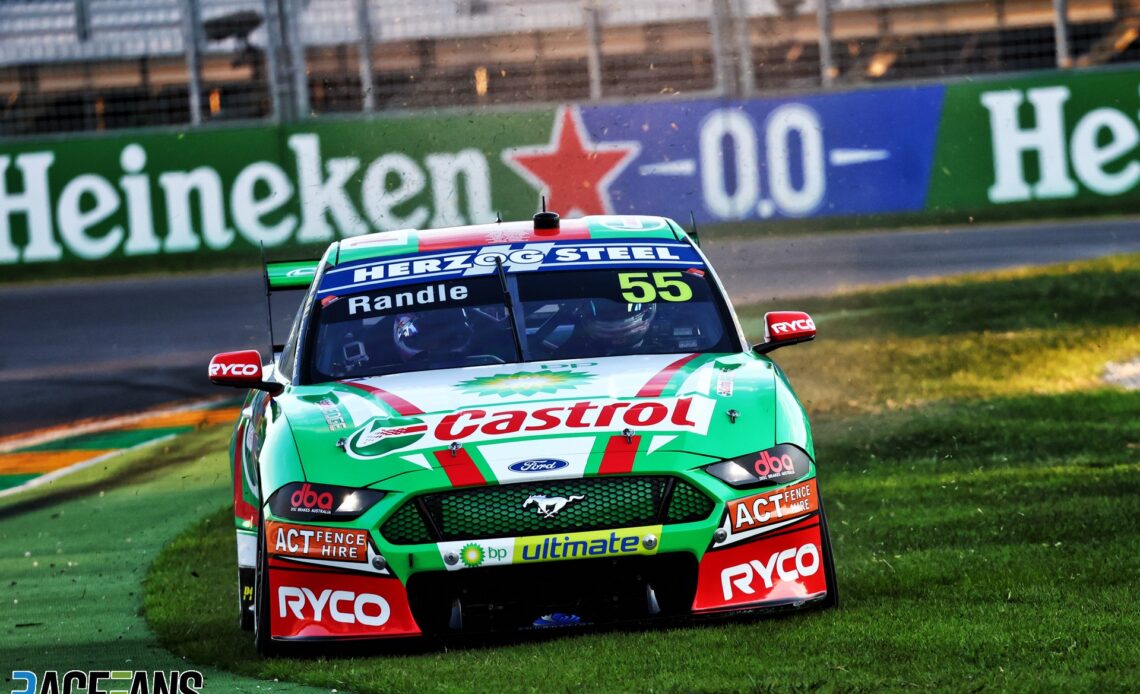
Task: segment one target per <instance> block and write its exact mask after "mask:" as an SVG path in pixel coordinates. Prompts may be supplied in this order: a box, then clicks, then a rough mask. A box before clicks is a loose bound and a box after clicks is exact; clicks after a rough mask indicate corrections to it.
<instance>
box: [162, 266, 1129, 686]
mask: <svg viewBox="0 0 1140 694" xmlns="http://www.w3.org/2000/svg"><path fill="white" fill-rule="evenodd" d="M1137 280H1140V257H1137V256H1131V257H1123V258H1115V259H1108V260H1103V261H1095V262H1085V263H1076V264H1069V265H1065V266H1059V267H1055V268H1049V269H1045V270H1036V271H1025V272H1004V273H990V274H987V275H981V276H976V277H972V278H967V279H962V280H955V281H952V282H933V283H923V284H915V285H908V286H905V287H901V288H894V289H889V290H880V291H874V292H864V293H860V294H854V295H850V296H844V297H838V298H833V299H826V300H812V301H805V302H802V303H801V304H800V305H802V306H804V307H805V308H807V309H808V310H811V311H813V312H815V314H816V316H817V318H818V319H819V320H818V322H819V326H820V331H821V338H820V342H819V343H817V344H812V345H808V346H804V347H796V348H793V349H788V350H781V351H780V352H777V353H776V355H777V358H778V359H779V361H780V362H781V363H782V364H783V365H784V366H785V368H786V369H787V370H788V371H789V373H790V375H791V377H792V380H793V382H794V383H795V384H796V385H797V387H798V388H799V391H800V394H801V396H803V397H804V399H805V400H806V401H807V402H808V403H809V408H811V409H813V410H814V411H815V414H816V416H815V430H816V441H817V453H818V457H819V460H820V465H821V469H822V472H821V481H822V485H823V487H824V495H825V496H824V498H825V501H826V502H827V503H828V512H829V516H830V519H831V525H832V533H833V539H834V544H835V550H836V559H837V564H838V573H839V580H840V583H841V587H842V590H843V596H844V606H843V607H842V609H840V610H834V611H830V612H825V613H819V614H810V615H798V616H793V617H789V618H783V619H772V620H765V621H758V622H750V623H730V624H716V625H705V626H693V627H683V628H674V629H658V630H648V631H630V632H612V633H581V634H567V635H566V636H565V637H563V638H557V639H554V640H544V641H538V642H518V643H510V644H507V645H500V646H498V647H496V648H479V647H468V648H460V649H459V650H452V651H449V652H435V651H428V652H421V653H410V654H409V653H405V654H402V655H394V656H388V657H380V656H374V657H351V658H335V659H323V658H322V659H311V660H289V659H280V660H259V659H258V658H256V657H255V656H254V655H253V649H252V646H251V644H250V642H249V638H248V635H246V634H244V633H242V632H240V631H238V630H237V628H236V625H235V623H234V622H235V618H234V613H233V605H232V603H233V595H232V588H231V586H232V583H233V564H232V552H233V549H232V541H233V540H232V531H231V528H230V525H229V522H228V513H227V511H225V510H221V511H219V512H217V513H216V514H214V515H212V516H210V517H208V518H207V519H205V520H203V521H202V522H200V523H199V524H198V525H197V526H196V527H195V528H193V529H192V530H191V531H189V532H186V533H183V534H182V535H180V536H179V537H178V538H177V539H176V540H175V541H174V542H173V543H171V544H170V545H169V546H168V547H167V548H166V550H165V551H163V552H162V554H161V555H160V556H159V558H158V559H157V560H156V562H155V563H154V565H153V566H152V569H151V572H150V574H149V576H148V578H147V581H146V584H145V588H146V590H145V608H146V614H147V617H148V619H149V621H150V623H151V625H152V626H153V628H154V629H155V631H156V632H157V633H158V634H159V637H160V639H161V640H162V643H163V644H164V645H165V646H166V647H168V648H171V649H172V650H174V651H175V653H177V654H180V655H183V656H185V657H187V658H189V659H190V660H192V661H194V662H201V663H209V664H211V665H215V666H218V667H222V668H226V669H230V670H233V671H236V672H239V673H243V674H247V675H252V676H256V677H262V678H269V679H272V678H281V679H291V680H294V681H299V682H304V683H309V684H313V685H319V686H323V687H329V688H339V689H341V690H344V689H349V690H352V691H361V692H385V691H405V690H425V689H430V690H472V689H475V690H481V691H493V690H511V691H515V690H525V689H533V690H542V691H544V692H545V691H569V690H578V689H582V688H588V689H590V690H591V691H593V690H605V691H629V690H639V691H648V690H653V691H658V690H666V691H694V690H700V691H725V690H758V689H759V690H790V689H796V690H799V689H806V688H811V687H822V688H825V689H831V690H866V689H881V688H901V687H921V688H923V689H941V690H963V689H969V690H978V689H984V688H1001V689H1018V690H1045V689H1061V688H1065V689H1075V690H1093V689H1096V690H1109V691H1112V690H1126V689H1128V688H1130V687H1131V686H1132V685H1133V684H1134V683H1135V682H1136V681H1138V680H1140V641H1138V640H1137V639H1136V638H1135V634H1136V633H1137V630H1138V629H1140V607H1138V606H1137V604H1136V602H1135V601H1134V593H1135V585H1137V582H1138V581H1140V532H1138V528H1137V521H1136V519H1137V518H1140V393H1126V392H1123V391H1119V390H1114V389H1109V388H1101V387H1098V386H1096V377H1097V374H1098V373H1099V370H1100V369H1101V368H1102V366H1103V363H1104V361H1107V360H1108V359H1115V358H1123V357H1129V356H1134V355H1135V354H1137V353H1140V342H1138V341H1137V333H1138V332H1140V331H1138V330H1137V316H1136V314H1135V306H1137V305H1140V282H1138V281H1137ZM762 311H763V309H762V308H761V307H748V308H746V309H745V310H744V311H742V313H743V314H744V317H745V319H746V321H750V322H749V325H750V326H752V327H753V328H754V327H755V325H756V320H758V318H759V316H760V315H762ZM753 332H754V331H753Z"/></svg>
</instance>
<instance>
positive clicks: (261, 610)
mask: <svg viewBox="0 0 1140 694" xmlns="http://www.w3.org/2000/svg"><path fill="white" fill-rule="evenodd" d="M253 592H254V597H253V605H254V608H253V644H254V646H255V647H256V648H257V654H258V655H260V656H264V657H271V656H275V655H279V654H280V652H281V647H280V646H279V645H278V644H276V643H274V642H273V639H272V638H270V636H269V635H270V634H271V633H273V632H272V630H271V625H272V620H273V610H272V609H271V608H270V599H269V553H268V552H267V551H266V549H265V521H262V522H261V525H260V526H259V527H258V530H257V575H256V577H255V579H254V590H253Z"/></svg>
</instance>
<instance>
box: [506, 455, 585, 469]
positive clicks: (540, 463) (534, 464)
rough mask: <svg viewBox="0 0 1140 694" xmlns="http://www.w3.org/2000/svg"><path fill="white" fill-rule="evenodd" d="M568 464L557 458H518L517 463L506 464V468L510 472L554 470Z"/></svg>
mask: <svg viewBox="0 0 1140 694" xmlns="http://www.w3.org/2000/svg"><path fill="white" fill-rule="evenodd" d="M569 466H570V463H568V462H566V461H565V460H558V459H556V458H535V459H534V460H520V461H519V462H517V463H514V464H512V465H508V466H507V469H508V470H510V471H511V472H553V471H554V470H561V469H562V468H564V467H569Z"/></svg>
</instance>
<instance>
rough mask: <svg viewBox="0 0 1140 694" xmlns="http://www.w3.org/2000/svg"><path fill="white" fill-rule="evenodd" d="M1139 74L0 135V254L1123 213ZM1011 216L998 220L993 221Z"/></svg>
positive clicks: (21, 256) (1136, 179) (1130, 177)
mask: <svg viewBox="0 0 1140 694" xmlns="http://www.w3.org/2000/svg"><path fill="white" fill-rule="evenodd" d="M1138 86H1140V72H1136V71H1117V72H1091V73H1090V72H1057V73H1048V74H1042V75H1039V76H1034V77H1030V78H1021V79H1017V80H1008V81H999V80H995V81H975V82H969V83H958V84H953V85H949V86H940V85H933V86H921V87H899V88H891V89H869V90H861V91H854V92H846V93H832V94H824V95H810V96H802V97H796V98H781V99H753V100H746V101H732V100H698V101H664V102H654V103H642V104H629V105H602V106H573V105H568V106H562V107H558V108H549V109H539V110H529V111H520V112H512V113H485V114H467V115H440V116H414V117H411V116H409V117H386V118H372V119H358V120H336V121H320V120H317V121H311V122H307V123H302V124H293V125H265V126H260V127H251V128H237V129H203V130H197V131H187V132H185V133H170V132H146V133H128V134H116V135H111V136H96V137H83V138H61V139H56V140H49V141H42V142H29V141H16V142H0V174H2V175H0V265H8V266H17V265H20V266H32V265H35V264H42V263H53V262H58V261H71V262H86V261H99V260H102V259H109V258H118V259H124V258H136V257H137V258H139V259H144V258H147V257H154V256H174V255H177V254H193V253H203V252H231V251H232V252H239V251H240V252H247V253H248V252H251V251H252V249H254V248H256V247H257V246H259V245H264V246H265V247H266V248H268V249H281V248H286V247H289V246H294V245H298V244H324V243H327V242H329V241H332V240H334V239H336V238H340V237H343V236H352V235H358V234H364V233H369V232H372V231H382V230H389V229H399V228H409V227H416V228H423V227H433V226H451V225H457V224H466V223H479V222H488V221H491V220H494V219H495V217H496V214H501V215H502V216H503V218H504V219H511V218H524V217H527V216H529V215H531V214H533V213H534V212H535V211H536V210H537V209H538V207H539V205H540V198H541V196H545V197H546V199H547V205H548V207H549V208H550V209H553V210H555V211H557V212H560V213H562V214H563V215H566V216H572V215H579V214H597V213H617V214H625V213H631V214H632V213H637V214H663V215H667V216H672V217H675V218H678V219H687V218H688V216H689V213H690V211H691V212H692V213H693V214H694V215H695V216H696V218H697V220H698V221H701V222H703V223H716V222H724V221H740V220H744V221H748V220H753V221H755V222H757V223H758V224H762V223H764V222H765V221H767V220H779V219H789V218H815V217H837V216H850V215H865V214H876V215H883V214H893V213H909V214H911V215H915V214H917V215H919V216H921V215H922V214H924V213H938V214H941V215H942V216H943V218H945V215H946V213H947V212H950V213H959V212H960V213H962V215H963V217H964V216H965V215H966V214H985V213H987V212H993V211H995V210H1008V211H1010V213H1011V214H1012V215H1026V216H1032V215H1040V214H1052V215H1056V214H1068V213H1085V212H1089V211H1096V210H1098V209H1105V208H1111V209H1114V210H1128V209H1140V194H1138V193H1137V184H1138V183H1140V162H1138V161H1137V154H1138V153H1137V148H1138V147H1140V128H1138V123H1137V115H1138V110H1140V92H1138ZM1006 216H1009V215H1006Z"/></svg>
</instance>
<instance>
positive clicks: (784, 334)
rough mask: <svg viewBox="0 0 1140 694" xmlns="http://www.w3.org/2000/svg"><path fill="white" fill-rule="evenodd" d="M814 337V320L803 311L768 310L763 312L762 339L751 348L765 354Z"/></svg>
mask: <svg viewBox="0 0 1140 694" xmlns="http://www.w3.org/2000/svg"><path fill="white" fill-rule="evenodd" d="M814 339H815V321H813V320H812V319H811V316H809V315H808V314H806V313H804V312H803V311H769V312H768V313H765V314H764V341H763V342H762V343H760V344H758V345H756V346H754V347H753V348H752V351H754V352H756V353H757V354H767V353H768V352H771V351H772V350H774V349H776V348H778V347H784V346H785V345H794V344H796V343H799V342H808V341H809V340H814Z"/></svg>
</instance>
